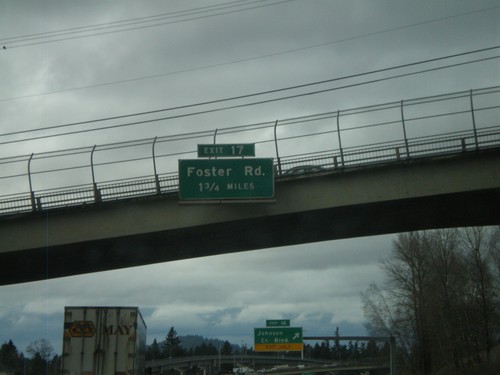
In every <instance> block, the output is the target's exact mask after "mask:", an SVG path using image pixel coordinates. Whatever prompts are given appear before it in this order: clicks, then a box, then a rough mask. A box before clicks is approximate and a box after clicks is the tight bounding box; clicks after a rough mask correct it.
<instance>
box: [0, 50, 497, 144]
mask: <svg viewBox="0 0 500 375" xmlns="http://www.w3.org/2000/svg"><path fill="white" fill-rule="evenodd" d="M499 48H500V45H498V46H493V47H487V48H482V49H478V50H473V51H467V52H460V53H456V54H452V55H447V56H441V57H436V58H433V59H427V60H420V61H417V62H413V63H407V64H402V65H397V66H392V67H388V68H382V69H376V70H371V71H368V72H363V73H357V74H351V75H347V76H343V77H337V78H332V79H327V80H322V81H316V82H311V83H306V84H301V85H295V86H289V87H284V88H280V89H274V90H268V91H261V92H257V93H252V94H245V95H239V96H233V97H229V98H222V99H215V100H210V101H205V102H198V103H193V104H186V105H181V106H176V107H170V108H162V109H157V110H152V111H145V112H137V113H131V114H126V115H119V116H111V117H104V118H100V119H94V120H87V121H79V122H73V123H67V124H61V125H54V126H47V127H42V128H38V129H26V130H17V131H14V132H9V133H3V134H0V137H5V136H12V135H18V134H24V133H31V132H38V131H45V130H54V129H60V128H66V127H73V126H78V125H86V124H92V123H96V122H104V121H110V120H118V119H124V118H129V117H136V116H144V115H150V114H155V113H161V112H168V111H174V110H179V109H188V108H193V107H199V106H205V105H209V104H218V103H222V102H227V101H232V100H240V99H247V98H251V97H255V96H261V95H268V94H274V93H278V92H283V91H290V90H296V89H299V88H305V87H310V86H317V85H322V84H325V83H332V82H336V81H341V80H346V79H351V78H358V77H363V76H367V75H372V74H376V73H383V72H387V71H391V70H396V69H402V68H408V67H411V66H416V65H421V64H426V63H430V62H436V61H441V60H446V59H451V58H456V57H460V56H466V55H471V54H475V53H480V52H486V51H491V50H495V49H499ZM479 61H483V60H477V61H476V60H475V61H473V62H479ZM468 63H472V62H468ZM361 84H363V83H361ZM328 90H330V89H327V91H328ZM298 95H299V96H300V95H306V94H298ZM259 104H261V103H259ZM0 144H3V143H0Z"/></svg>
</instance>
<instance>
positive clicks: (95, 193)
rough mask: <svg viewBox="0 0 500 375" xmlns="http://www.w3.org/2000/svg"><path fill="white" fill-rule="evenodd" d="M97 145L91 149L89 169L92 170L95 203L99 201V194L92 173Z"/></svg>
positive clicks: (93, 173)
mask: <svg viewBox="0 0 500 375" xmlns="http://www.w3.org/2000/svg"><path fill="white" fill-rule="evenodd" d="M96 146H97V145H94V147H92V152H91V153H90V168H91V170H92V186H93V187H94V201H95V202H96V203H98V202H100V201H101V192H100V191H99V189H98V188H97V183H96V182H95V172H94V151H95V148H96Z"/></svg>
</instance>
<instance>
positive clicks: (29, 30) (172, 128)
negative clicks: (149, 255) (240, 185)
mask: <svg viewBox="0 0 500 375" xmlns="http://www.w3.org/2000/svg"><path fill="white" fill-rule="evenodd" d="M498 19H500V5H499V4H498V1H497V0H476V1H468V0H420V1H398V0H364V1H361V0H359V1H353V0H291V1H282V0H265V1H260V0H244V1H231V0H206V1H201V0H200V1H185V0H182V1H181V0H179V1H175V0H170V1H164V0H161V1H160V0H148V1H132V0H121V1H119V2H117V1H103V0H88V1H85V2H82V1H63V0H46V1H38V0H22V1H11V0H0V82H1V84H0V113H1V116H0V158H5V157H11V156H17V155H29V154H31V153H35V154H36V153H41V152H47V151H54V150H60V149H67V148H72V147H91V146H93V145H95V144H97V145H102V144H106V143H111V142H121V141H128V140H134V139H138V138H154V137H155V136H167V135H171V134H176V133H184V132H188V131H201V130H214V129H216V128H218V129H223V128H225V127H231V126H238V125H244V124H250V123H257V122H261V121H274V120H276V119H286V118H291V117H295V116H304V115H310V114H316V113H321V112H328V111H337V110H338V109H348V108H353V107H360V106H364V105H371V104H377V103H384V102H389V101H399V100H401V99H411V98H416V97H423V96H430V95H438V94H442V93H447V92H453V91H462V90H469V89H476V88H482V87H489V86H496V85H499V84H500V64H499V62H498V60H497V59H491V60H487V61H483V62H477V63H474V64H468V65H462V66H457V67H451V68H448V69H443V70H439V71H435V72H429V73H424V74H417V75H411V76H408V77H402V78H398V79H391V80H387V81H382V82H378V83H373V84H367V85H360V86H353V87H351V88H346V89H342V90H333V91H329V92H325V93H322V94H317V95H309V96H303V97H298V98H295V99H290V100H282V101H275V102H269V103H267V104H262V105H254V106H248V107H243V108H235V109H232V110H226V111H220V112H215V113H209V114H203V115H197V116H187V117H183V118H177V119H172V120H165V121H157V122H151V123H147V124H143V125H137V126H129V127H125V128H119V129H117V128H114V129H110V130H105V131H95V132H88V133H78V134H74V135H67V136H55V137H52V136H51V137H49V136H50V135H54V134H56V133H58V132H59V133H60V132H63V131H69V130H84V129H86V130H88V129H92V128H95V127H102V126H106V125H109V124H118V123H120V122H119V121H115V122H112V121H111V122H99V123H92V124H84V125H80V126H77V127H71V128H63V129H62V128H61V129H56V130H43V131H41V132H26V133H22V134H14V135H5V134H6V133H12V132H16V131H20V130H28V131H29V130H36V129H40V128H47V127H53V126H58V125H63V124H68V123H73V122H81V121H88V120H95V119H102V118H108V117H113V116H121V115H126V114H134V113H138V112H147V111H154V110H158V109H165V108H172V107H176V106H183V105H189V104H194V103H199V102H205V101H212V100H217V99H223V98H230V97H234V96H240V95H247V94H253V93H259V92H263V91H267V90H275V89H281V88H286V87H290V86H294V85H302V84H308V83H311V82H317V81H323V80H331V79H334V78H339V77H345V76H348V75H355V74H360V73H364V72H368V71H372V70H377V69H383V68H388V67H394V66H398V65H402V64H409V63H413V62H417V61H421V60H427V59H433V58H437V57H442V56H447V55H453V54H458V53H462V52H468V51H473V50H479V49H485V48H490V47H495V46H498V45H500V30H499V22H498ZM122 21H127V22H122ZM80 27H81V28H80ZM76 28H78V29H76ZM498 51H499V50H490V51H485V52H482V53H478V54H474V55H471V56H466V57H461V58H457V59H452V60H449V61H445V62H442V63H436V64H434V65H425V66H421V67H420V66H419V67H412V68H408V69H404V70H399V71H397V72H393V73H389V72H388V73H384V74H380V75H376V76H373V77H370V79H376V78H382V77H388V76H390V75H391V74H396V73H397V74H401V73H410V72H415V71H417V70H419V69H425V68H430V67H436V66H440V65H446V64H454V63H460V62H465V61H468V60H472V59H479V58H486V57H493V56H496V55H498V54H499V52H498ZM363 80H368V78H366V77H361V78H357V79H351V80H345V81H342V82H341V83H338V84H337V83H330V84H325V85H318V86H314V88H311V91H312V90H313V89H318V90H320V89H326V88H332V87H335V85H340V84H342V85H348V84H354V83H359V82H362V81H363ZM306 91H307V90H305V89H302V90H295V91H290V92H287V94H297V93H303V92H306ZM273 97H276V96H272V95H268V96H263V97H258V99H259V100H261V99H269V98H273ZM256 100H257V98H256ZM249 101H250V100H247V101H246V102H249ZM244 102H245V101H236V102H234V103H233V102H231V104H235V103H239V104H241V103H244ZM218 107H221V105H219V106H215V105H213V106H205V107H202V109H213V108H218ZM190 111H191V112H192V111H193V109H189V110H184V111H182V110H179V111H174V112H172V114H179V115H180V114H186V113H189V112H190ZM169 113H171V112H169ZM151 118H154V116H151V115H149V116H142V117H140V118H139V120H144V119H151ZM121 122H122V123H123V122H124V121H123V120H122V121H121ZM36 136H44V138H43V139H40V140H30V141H23V142H19V141H20V140H23V139H26V138H33V137H36ZM359 137H363V135H359ZM206 141H210V140H209V139H207V140H206ZM237 141H239V142H253V140H252V139H249V138H245V139H243V138H242V139H238V140H237ZM311 142H313V141H312V140H311ZM306 146H309V145H307V144H306ZM183 147H189V148H192V149H195V148H196V144H185V145H184V146H183ZM257 151H258V152H259V150H257ZM262 152H265V151H262ZM257 156H269V155H261V154H258V155H257ZM270 156H272V155H270ZM35 167H36V165H35ZM23 168H24V169H25V166H23ZM24 169H23V171H22V172H20V173H24V172H25V170H24ZM147 173H148V174H149V173H150V172H147ZM0 174H2V173H0ZM138 174H139V175H140V171H139V172H138ZM55 180H56V182H57V183H60V181H58V180H57V179H55ZM35 182H36V183H37V184H38V185H37V186H35V189H41V188H47V187H49V186H48V185H49V184H50V183H53V182H54V180H50V181H48V180H47V181H42V180H39V181H35ZM1 183H2V185H1V189H2V191H0V195H1V194H6V193H13V192H25V191H26V189H27V188H28V186H27V183H26V181H25V180H23V181H17V180H16V182H15V183H13V182H11V181H6V180H2V181H1ZM65 183H66V182H65ZM393 238H394V236H392V235H387V236H379V237H372V238H358V239H350V240H340V241H332V242H325V243H317V244H310V245H301V246H295V247H286V248H278V249H264V250H258V251H252V252H247V253H241V254H231V255H226V256H217V257H209V258H201V259H192V260H186V261H179V262H171V263H165V264H157V265H152V266H147V267H137V268H133V269H124V270H117V271H112V272H103V273H97V274H91V275H82V276H75V277H70V278H63V279H56V280H48V281H41V282H35V283H26V284H20V285H12V286H2V287H0V342H4V341H7V340H9V339H12V340H13V341H14V343H15V344H16V345H17V346H18V348H19V349H21V350H24V349H25V347H26V346H27V345H28V344H29V343H30V342H31V341H34V340H37V339H40V338H47V339H49V340H50V342H51V343H52V344H53V346H54V349H55V351H56V352H60V350H61V338H62V319H63V309H64V306H65V305H122V306H139V307H140V308H141V310H142V313H143V316H144V318H145V320H146V324H147V325H148V331H149V332H148V342H151V341H152V340H153V339H154V338H157V339H159V340H160V339H162V338H163V337H164V336H165V335H166V332H167V331H168V328H169V327H171V326H174V327H175V328H176V330H177V332H178V334H180V335H185V334H200V335H203V336H207V337H217V338H221V339H229V340H230V341H231V342H233V343H235V344H241V343H242V342H244V343H246V344H248V345H251V346H252V345H253V340H252V334H253V333H252V332H253V331H252V329H253V328H254V327H259V326H263V325H264V324H265V319H273V318H289V319H291V321H292V324H293V325H297V326H302V327H304V334H305V335H309V334H311V335H327V334H333V332H334V330H335V328H336V326H339V327H340V330H341V334H345V335H353V334H364V333H365V332H364V329H363V313H362V309H361V303H360V292H362V291H364V290H365V289H366V288H367V287H368V285H369V284H370V283H372V282H377V283H381V282H382V275H381V272H380V270H379V268H378V261H379V259H380V258H381V257H384V256H386V255H387V254H388V252H389V251H390V248H391V242H392V240H393ZM0 267H1V266H0Z"/></svg>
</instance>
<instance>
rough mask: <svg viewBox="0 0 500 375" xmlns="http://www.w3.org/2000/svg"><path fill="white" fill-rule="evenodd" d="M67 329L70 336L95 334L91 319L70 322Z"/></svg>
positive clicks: (90, 335)
mask: <svg viewBox="0 0 500 375" xmlns="http://www.w3.org/2000/svg"><path fill="white" fill-rule="evenodd" d="M68 330H69V333H70V335H71V336H72V337H92V336H94V334H95V326H94V322H92V321H85V320H77V321H75V322H73V323H71V325H70V327H69V329H68Z"/></svg>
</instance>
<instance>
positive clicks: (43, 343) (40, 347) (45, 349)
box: [26, 339, 54, 362]
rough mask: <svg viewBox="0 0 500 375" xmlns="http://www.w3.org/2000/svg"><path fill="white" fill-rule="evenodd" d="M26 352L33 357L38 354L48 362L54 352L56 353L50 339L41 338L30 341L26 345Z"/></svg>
mask: <svg viewBox="0 0 500 375" xmlns="http://www.w3.org/2000/svg"><path fill="white" fill-rule="evenodd" d="M26 353H28V354H29V355H30V356H31V357H32V358H34V357H35V356H36V355H37V354H38V355H39V356H40V358H41V359H43V360H44V361H46V362H48V361H49V359H50V358H51V356H52V353H54V348H53V347H52V345H51V344H50V342H49V340H46V339H40V340H37V341H33V342H32V343H30V344H29V345H28V346H27V347H26Z"/></svg>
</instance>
